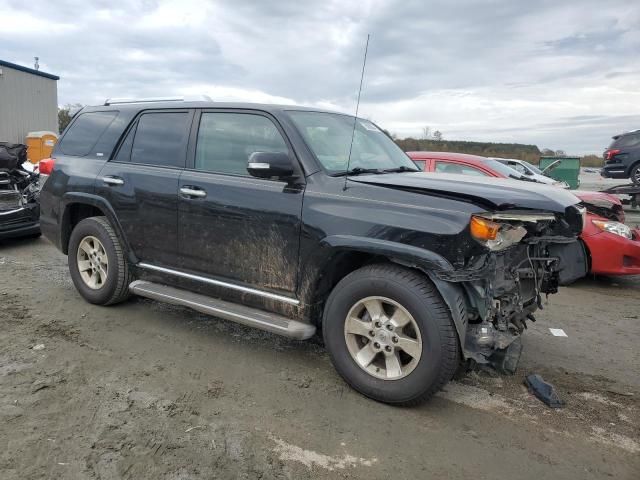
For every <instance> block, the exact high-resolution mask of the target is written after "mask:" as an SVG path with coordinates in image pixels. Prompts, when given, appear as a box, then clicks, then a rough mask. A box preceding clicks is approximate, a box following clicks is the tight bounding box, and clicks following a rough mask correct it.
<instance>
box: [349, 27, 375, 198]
mask: <svg viewBox="0 0 640 480" xmlns="http://www.w3.org/2000/svg"><path fill="white" fill-rule="evenodd" d="M370 36H371V35H370V34H367V43H366V45H365V46H364V60H363V61H362V73H361V74H360V88H359V89H358V101H357V102H356V115H355V117H353V130H352V131H351V144H350V145H349V157H347V169H346V170H345V172H344V186H343V187H342V191H345V190H346V189H347V174H348V173H349V164H350V163H351V151H352V150H353V138H354V137H355V136H356V122H357V121H358V109H359V108H360V94H361V93H362V81H363V80H364V67H365V66H366V65H367V51H368V50H369V37H370Z"/></svg>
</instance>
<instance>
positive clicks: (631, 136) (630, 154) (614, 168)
mask: <svg viewBox="0 0 640 480" xmlns="http://www.w3.org/2000/svg"><path fill="white" fill-rule="evenodd" d="M604 160H605V162H604V167H603V168H602V170H601V175H602V176H603V177H606V178H630V179H631V181H632V182H633V183H634V184H635V185H640V130H635V131H633V132H627V133H623V134H620V135H616V136H615V137H613V142H612V143H611V145H609V148H608V149H607V150H605V152H604Z"/></svg>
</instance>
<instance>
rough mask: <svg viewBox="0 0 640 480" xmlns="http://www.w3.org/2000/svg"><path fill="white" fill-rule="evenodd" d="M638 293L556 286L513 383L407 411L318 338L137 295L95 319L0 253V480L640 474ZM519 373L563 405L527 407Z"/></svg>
mask: <svg viewBox="0 0 640 480" xmlns="http://www.w3.org/2000/svg"><path fill="white" fill-rule="evenodd" d="M639 294H640V279H639V278H633V279H629V278H627V279H595V280H594V279H588V280H584V281H581V282H579V283H578V284H576V285H574V286H572V287H569V288H565V289H564V290H563V291H562V292H561V293H560V294H558V295H556V296H554V297H552V298H551V299H550V303H549V305H548V306H547V307H546V308H545V310H544V311H543V312H541V314H540V315H539V319H538V322H537V323H536V324H535V325H534V326H533V327H532V328H530V330H529V331H528V332H527V333H526V335H525V337H524V344H525V353H524V356H523V359H522V362H521V367H520V371H519V372H518V374H517V375H515V376H513V377H494V376H492V375H490V374H489V373H478V374H476V373H474V374H471V375H469V376H467V377H465V378H462V379H460V380H458V381H456V382H452V383H451V384H449V385H448V387H447V389H446V391H444V392H442V393H441V394H439V395H438V396H437V397H436V398H435V399H433V401H431V402H430V403H429V404H426V405H424V406H422V407H419V408H414V409H402V408H394V407H389V406H385V405H381V404H378V403H375V402H372V401H369V400H367V399H365V398H363V397H361V396H360V395H358V394H356V393H354V392H353V391H352V390H351V389H349V387H347V386H346V385H345V383H344V382H343V381H342V380H341V379H340V378H339V377H338V376H337V374H336V373H335V372H334V370H333V368H332V366H331V364H330V362H329V359H328V356H327V355H326V353H325V352H324V350H323V348H322V346H321V344H320V342H319V341H310V342H306V343H303V342H294V341H289V340H286V339H283V338H280V337H276V336H273V335H270V334H265V333H262V332H259V331H255V330H251V329H248V328H244V327H241V326H238V325H235V324H232V323H229V322H225V321H221V320H217V319H214V318H211V317H206V316H203V315H199V314H196V313H193V312H191V311H189V310H187V309H183V308H177V307H168V306H165V305H161V304H158V303H155V302H152V301H148V300H142V299H134V300H131V301H130V302H128V303H125V304H122V305H119V306H115V307H107V308H105V307H96V306H92V305H89V304H87V303H85V302H84V301H83V300H82V299H81V298H80V297H79V295H78V294H77V293H76V291H75V289H74V288H73V285H72V284H71V281H70V279H69V275H68V273H67V266H66V257H64V256H63V255H61V254H60V253H59V252H57V250H55V249H54V247H53V246H51V245H50V244H49V243H48V242H47V241H46V240H44V239H37V240H22V241H12V242H5V243H2V244H0V305H1V306H2V307H1V308H0V325H1V326H2V328H1V331H0V416H1V425H2V428H1V429H0V447H1V448H0V478H2V479H3V480H9V479H20V480H24V479H32V478H56V479H57V478H73V479H75V478H82V479H85V478H88V479H116V478H130V479H141V478H152V479H204V478H248V479H253V478H265V479H270V478H290V479H304V478H367V479H377V478H380V479H383V478H443V477H446V478H454V479H455V478H471V477H473V478H478V479H482V478H487V479H500V478H509V479H513V478H518V479H521V478H531V479H536V480H538V479H540V478H553V479H563V478H575V479H590V478H606V477H614V478H628V479H632V478H633V479H637V478H639V476H638V474H639V473H640V431H639V428H638V425H639V424H640V422H639V420H640V418H639V417H640V415H639V411H640V377H639V376H638V372H639V371H640V351H639V349H638V335H639V333H640V312H639V311H638V307H639V302H638V296H639ZM549 327H554V328H563V329H564V330H565V331H566V332H567V334H568V337H567V338H564V337H554V336H552V335H551V334H550V333H549V330H548V329H549ZM529 372H538V373H541V374H542V375H543V376H544V377H545V378H547V379H549V380H550V381H552V382H553V383H555V385H556V386H557V387H558V389H559V390H560V392H561V393H562V395H563V397H564V398H565V399H566V400H567V403H568V405H567V407H566V408H565V409H562V410H551V409H548V408H546V407H545V406H544V405H543V404H542V403H540V402H539V401H538V400H536V399H535V398H533V397H532V396H530V395H529V394H528V393H527V392H526V390H525V389H524V387H523V386H522V380H523V376H524V375H525V374H526V373H529Z"/></svg>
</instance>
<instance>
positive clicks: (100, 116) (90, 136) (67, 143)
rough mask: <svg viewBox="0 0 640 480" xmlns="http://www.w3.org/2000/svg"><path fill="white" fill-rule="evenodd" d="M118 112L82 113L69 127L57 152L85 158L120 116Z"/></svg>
mask: <svg viewBox="0 0 640 480" xmlns="http://www.w3.org/2000/svg"><path fill="white" fill-rule="evenodd" d="M118 113H119V112H118V111H116V110H111V111H108V112H89V113H81V114H80V116H79V117H78V118H77V119H76V121H75V122H73V124H72V125H71V127H69V131H67V133H65V135H64V137H63V138H62V140H61V141H60V144H59V145H58V148H57V150H59V151H60V152H62V153H63V154H65V155H71V156H74V157H85V156H87V155H88V154H89V153H91V151H92V150H93V147H95V145H96V144H97V143H98V141H99V140H100V137H102V135H103V134H104V132H105V131H106V130H107V128H109V125H111V123H112V122H113V121H114V120H115V119H116V117H117V116H118Z"/></svg>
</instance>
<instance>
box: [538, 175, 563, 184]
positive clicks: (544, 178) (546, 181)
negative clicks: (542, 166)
mask: <svg viewBox="0 0 640 480" xmlns="http://www.w3.org/2000/svg"><path fill="white" fill-rule="evenodd" d="M532 178H533V179H534V180H536V181H537V182H540V183H544V184H545V185H553V184H554V183H560V182H558V180H554V179H553V178H551V177H547V176H545V175H540V174H539V173H536V174H535V175H532Z"/></svg>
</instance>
